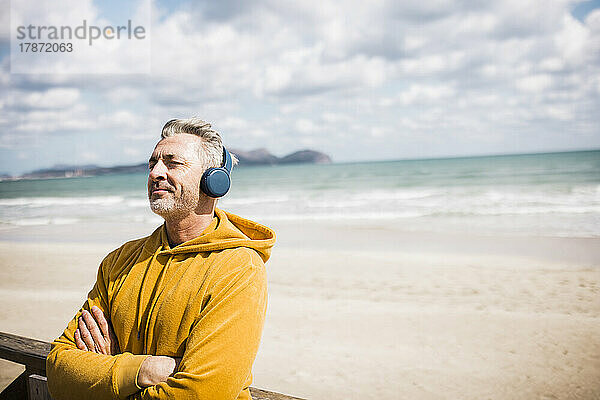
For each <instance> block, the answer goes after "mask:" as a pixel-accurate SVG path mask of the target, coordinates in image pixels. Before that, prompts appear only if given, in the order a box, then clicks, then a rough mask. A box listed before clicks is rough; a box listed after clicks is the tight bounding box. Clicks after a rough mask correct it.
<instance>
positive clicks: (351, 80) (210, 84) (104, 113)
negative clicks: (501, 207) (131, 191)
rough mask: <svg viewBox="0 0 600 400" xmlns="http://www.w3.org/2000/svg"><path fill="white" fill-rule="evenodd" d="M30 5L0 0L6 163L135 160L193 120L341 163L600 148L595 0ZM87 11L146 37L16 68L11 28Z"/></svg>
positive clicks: (9, 169)
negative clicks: (169, 130)
mask: <svg viewBox="0 0 600 400" xmlns="http://www.w3.org/2000/svg"><path fill="white" fill-rule="evenodd" d="M27 3H30V4H27ZM40 4H41V3H40V2H27V1H26V0H12V1H10V2H9V1H8V0H0V15H1V17H0V173H7V174H12V175H17V174H21V173H24V172H28V171H32V170H35V169H39V168H45V167H49V166H52V165H56V164H68V165H73V164H97V165H102V166H111V165H123V164H135V163H140V162H144V161H147V159H148V156H149V154H150V153H151V151H152V149H153V147H154V145H155V143H156V141H157V140H158V138H159V136H160V129H161V127H162V125H163V124H164V123H165V122H166V121H168V120H170V119H172V118H185V117H190V116H199V117H201V118H203V119H205V120H206V121H209V122H211V123H212V124H213V127H214V128H215V129H216V130H217V131H219V132H220V133H221V134H222V137H223V140H224V143H225V145H226V146H227V147H229V148H234V149H240V150H252V149H257V148H266V149H268V150H269V151H271V152H272V153H273V154H275V155H278V156H283V155H286V154H289V153H291V152H294V151H297V150H301V149H306V148H309V149H314V150H318V151H322V152H324V153H327V154H328V155H330V156H331V157H332V158H333V160H334V161H335V162H349V161H369V160H392V159H405V158H427V157H445V156H465V155H483V154H505V153H527V152H545V151H562V150H580V149H598V148H600V123H599V122H600V112H599V110H600V1H564V0H555V1H523V0H519V1H516V0H498V1H492V2H490V1H478V0H475V1H447V0H432V1H423V0H416V1H413V0H409V1H395V0H390V1H385V0H373V1H369V2H365V1H333V0H331V1H330V0H303V1H282V0H277V1H276V0H256V1H248V0H244V1H242V0H223V1H219V2H215V1H193V2H191V1H190V2H188V1H183V0H182V1H164V0H139V2H119V1H116V0H104V1H93V0H62V1H61V2H56V1H53V2H50V3H47V5H46V6H40ZM11 7H12V8H11ZM80 15H86V18H87V19H88V20H89V21H90V23H92V22H94V23H97V24H99V25H102V26H104V25H106V24H110V23H114V24H120V23H123V21H125V22H126V21H127V20H129V19H131V20H132V21H133V22H134V23H136V24H142V25H144V27H145V28H146V35H147V36H146V37H145V40H144V41H143V43H144V46H142V47H138V48H127V47H126V46H127V43H126V41H120V42H119V43H118V44H116V43H117V41H113V42H112V43H109V44H111V45H112V44H114V46H115V50H114V52H112V53H107V54H109V55H108V56H106V55H104V56H103V57H100V56H98V55H97V54H95V53H94V54H92V53H90V52H86V49H88V50H96V49H102V48H103V47H102V46H104V45H105V44H103V43H101V42H100V41H99V42H98V43H97V44H94V45H93V46H90V47H85V46H83V47H79V48H78V49H77V51H75V52H73V53H72V54H70V55H68V56H69V57H71V58H69V59H68V62H62V63H58V62H57V63H56V64H54V65H50V66H46V64H44V63H43V62H42V60H43V56H44V55H41V56H40V57H39V58H35V57H34V58H32V59H30V61H28V65H26V66H27V67H32V68H33V67H36V68H37V69H36V71H38V72H39V71H41V72H40V73H16V72H15V70H16V67H17V63H16V61H15V59H13V60H12V67H13V69H12V70H11V51H12V52H13V56H15V55H16V53H14V51H15V48H14V47H11V38H12V37H13V36H14V35H15V33H16V31H15V29H16V27H15V23H16V22H17V21H21V22H22V21H30V22H31V21H35V20H36V18H47V19H49V20H51V21H61V18H65V19H68V17H71V18H73V20H77V18H79V20H81V18H80V17H79V16H80ZM140 43H141V42H140ZM106 46H108V44H107V45H106ZM107 48H108V47H107ZM65 56H66V55H65ZM78 67H79V68H80V69H81V71H84V72H81V71H79V72H77V68H78ZM104 67H106V68H108V69H110V68H117V69H115V71H120V72H118V73H111V72H105V73H102V72H98V71H104V70H103V69H102V68H104ZM44 68H47V69H44ZM119 68H120V69H119ZM108 69H107V70H108ZM128 70H131V71H134V73H131V71H128ZM73 71H75V72H73Z"/></svg>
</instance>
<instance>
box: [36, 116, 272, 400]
mask: <svg viewBox="0 0 600 400" xmlns="http://www.w3.org/2000/svg"><path fill="white" fill-rule="evenodd" d="M161 136H162V139H161V140H160V141H159V142H158V144H157V145H156V147H155V149H154V152H153V153H152V156H151V157H150V161H149V176H148V197H149V200H150V207H151V209H152V211H154V212H155V213H156V214H158V215H160V216H162V217H163V218H164V220H165V222H164V224H163V225H162V226H161V227H159V228H158V229H156V230H155V231H154V233H152V234H151V235H150V236H148V237H145V238H142V239H138V240H133V241H131V242H127V243H125V244H124V245H123V246H121V247H120V248H118V249H117V250H114V251H113V252H111V253H110V254H109V255H108V256H107V257H106V258H105V259H104V260H103V261H102V263H101V265H100V268H99V270H98V277H97V280H96V283H95V285H94V287H93V289H92V290H91V291H90V293H89V294H88V298H87V301H86V302H85V303H84V305H83V307H82V310H80V311H79V312H78V313H77V315H75V317H74V318H73V320H71V322H70V323H69V324H68V326H67V328H66V329H65V331H64V333H63V334H62V335H61V336H60V337H59V338H58V339H56V340H55V341H54V343H53V344H52V350H51V351H50V354H49V355H48V359H47V360H46V371H47V374H48V387H49V389H50V393H51V395H52V396H53V397H54V398H55V399H56V400H61V399H86V400H91V399H110V398H128V397H130V398H135V399H166V398H175V399H236V398H237V399H248V398H250V392H249V390H248V387H249V385H250V383H251V381H252V375H251V367H252V363H253V361H254V358H255V356H256V352H257V350H258V345H259V342H260V336H261V332H262V327H263V322H264V317H265V312H266V304H267V292H266V276H265V268H264V262H266V261H267V259H268V258H269V255H270V252H271V248H272V246H273V244H274V242H275V234H274V233H273V231H272V230H270V229H269V228H267V227H265V226H262V225H259V224H257V223H255V222H252V221H249V220H246V219H243V218H241V217H238V216H236V215H233V214H229V213H226V212H224V211H222V210H220V209H217V208H216V202H217V199H216V198H217V197H219V196H221V195H223V194H224V192H226V191H227V189H228V187H229V171H228V170H230V169H231V167H232V165H233V164H234V163H235V162H236V160H235V159H233V158H232V157H231V156H230V155H229V153H228V152H227V151H226V150H225V149H224V148H223V146H222V143H221V138H220V137H219V134H218V133H216V132H215V131H213V130H212V129H210V124H208V123H206V122H204V121H202V120H199V119H197V118H191V119H187V120H172V121H169V122H168V123H167V124H166V125H165V126H164V127H163V130H162V135H161ZM213 175H214V176H216V178H215V179H211V178H210V176H213ZM225 186H226V187H225Z"/></svg>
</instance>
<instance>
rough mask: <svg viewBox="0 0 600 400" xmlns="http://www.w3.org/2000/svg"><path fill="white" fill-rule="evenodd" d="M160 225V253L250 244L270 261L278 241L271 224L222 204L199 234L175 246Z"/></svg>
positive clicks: (249, 246) (193, 251)
mask: <svg viewBox="0 0 600 400" xmlns="http://www.w3.org/2000/svg"><path fill="white" fill-rule="evenodd" d="M159 229H161V232H160V240H161V242H162V249H161V250H160V251H159V253H158V254H169V255H174V254H185V253H200V252H207V251H215V250H225V249H230V248H234V247H247V248H249V249H253V250H255V251H256V252H257V253H258V254H259V255H260V257H261V258H262V260H263V262H267V260H268V259H269V257H270V256H271V249H272V247H273V245H274V244H275V232H273V230H271V229H270V228H267V227H266V226H264V225H261V224H258V223H256V222H254V221H250V220H248V219H245V218H242V217H240V216H238V215H235V214H231V213H228V212H225V211H223V210H221V209H219V208H216V209H215V216H214V218H213V220H212V222H211V223H210V225H209V226H208V227H207V228H206V229H205V230H204V232H202V234H201V235H200V236H198V237H197V238H194V239H192V240H188V241H187V242H184V243H181V244H179V245H177V246H175V247H173V248H171V247H170V246H169V241H168V240H167V230H166V227H165V225H164V224H163V225H162V226H161V227H160V228H159Z"/></svg>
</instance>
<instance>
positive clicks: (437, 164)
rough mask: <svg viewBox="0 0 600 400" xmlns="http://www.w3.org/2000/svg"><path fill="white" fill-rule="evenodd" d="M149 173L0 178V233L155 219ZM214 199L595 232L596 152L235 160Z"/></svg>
mask: <svg viewBox="0 0 600 400" xmlns="http://www.w3.org/2000/svg"><path fill="white" fill-rule="evenodd" d="M146 179H147V176H146V174H141V173H140V174H127V175H110V176H97V177H88V178H65V179H46V180H20V181H2V182H0V238H7V237H10V234H11V232H18V230H19V229H20V228H22V227H30V228H31V227H36V226H44V227H52V226H59V225H60V226H70V225H73V226H75V225H77V226H78V227H79V228H81V227H82V226H85V225H89V226H93V225H94V224H95V223H103V224H107V223H108V224H110V223H115V224H116V223H125V224H127V223H137V224H147V225H149V226H156V225H158V224H160V223H161V221H162V220H161V218H160V217H158V216H156V215H154V214H153V213H152V212H151V211H150V210H149V208H148V201H147V199H146ZM219 207H221V208H223V209H225V210H228V211H230V212H233V213H235V214H239V215H242V216H244V217H248V218H251V219H254V220H257V221H259V222H264V223H276V222H277V221H297V222H310V221H314V220H323V221H338V222H344V223H356V224H361V223H365V222H369V223H377V222H378V221H379V222H386V223H387V222H392V223H394V224H398V225H399V226H401V228H402V229H404V230H407V231H440V232H457V233H459V232H469V233H476V234H482V235H486V234H503V235H535V236H550V237H552V236H561V237H565V236H566V237H599V236H600V151H580V152H564V153H546V154H525V155H502V156H484V157H465V158H447V159H424V160H400V161H385V162H383V161H382V162H360V163H334V164H326V165H313V164H310V165H308V164H298V165H284V166H261V167H239V168H236V169H235V170H234V173H233V186H232V189H231V191H230V193H229V194H228V195H227V196H226V197H225V198H224V199H222V200H220V201H219Z"/></svg>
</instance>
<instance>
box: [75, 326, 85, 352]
mask: <svg viewBox="0 0 600 400" xmlns="http://www.w3.org/2000/svg"><path fill="white" fill-rule="evenodd" d="M75 345H76V346H77V348H78V349H79V350H86V351H87V349H88V348H87V346H86V345H85V343H83V340H81V334H80V333H79V328H77V329H75Z"/></svg>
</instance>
